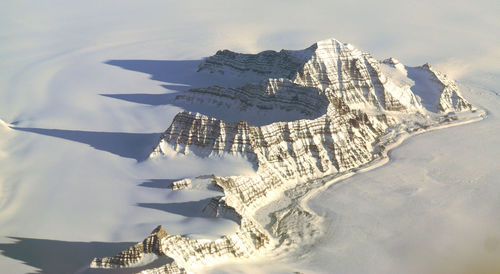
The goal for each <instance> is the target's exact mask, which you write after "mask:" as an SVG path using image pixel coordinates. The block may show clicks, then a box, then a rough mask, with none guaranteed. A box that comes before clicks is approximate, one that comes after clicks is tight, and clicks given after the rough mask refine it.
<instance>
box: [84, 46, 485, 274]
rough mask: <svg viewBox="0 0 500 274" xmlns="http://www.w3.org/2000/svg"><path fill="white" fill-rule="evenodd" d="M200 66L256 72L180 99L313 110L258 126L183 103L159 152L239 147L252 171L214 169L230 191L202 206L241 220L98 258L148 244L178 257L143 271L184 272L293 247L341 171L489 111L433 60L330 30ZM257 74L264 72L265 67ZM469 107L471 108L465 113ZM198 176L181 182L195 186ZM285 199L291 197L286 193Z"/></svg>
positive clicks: (217, 181)
mask: <svg viewBox="0 0 500 274" xmlns="http://www.w3.org/2000/svg"><path fill="white" fill-rule="evenodd" d="M199 72H200V73H222V74H226V73H232V74H242V75H244V74H249V73H251V74H255V75H260V77H261V79H260V81H259V82H255V83H242V85H241V87H239V88H223V87H218V86H214V87H207V88H200V89H191V90H189V91H186V92H185V93H183V94H181V95H178V98H176V100H186V101H192V100H204V101H205V102H212V103H213V104H239V106H240V107H241V110H242V111H245V109H246V107H249V106H252V107H253V106H255V107H257V108H266V109H275V108H279V109H282V110H286V111H298V112H300V113H302V114H303V115H304V116H303V119H298V120H294V121H286V122H284V121H283V122H280V121H278V122H272V123H269V124H264V125H250V124H249V123H248V122H246V121H240V122H226V121H223V120H221V119H217V118H213V117H209V116H207V115H202V114H199V113H194V112H181V113H179V114H177V116H176V117H175V118H174V120H173V122H172V124H171V125H170V127H169V128H168V129H167V130H166V131H165V132H164V133H163V135H162V136H161V139H160V141H159V143H158V145H157V147H156V149H155V150H154V151H153V152H152V154H151V157H162V155H171V154H178V153H180V154H190V153H192V154H196V155H198V156H201V157H210V156H218V155H224V154H233V155H241V156H244V157H246V158H247V159H249V161H251V162H253V164H254V165H255V168H256V173H255V175H252V176H231V177H219V176H217V175H212V176H208V177H200V178H205V179H203V180H205V181H206V182H207V184H208V185H210V186H212V187H214V188H215V189H218V190H220V191H221V192H222V195H221V196H220V197H217V198H214V199H212V200H210V202H209V203H208V204H207V206H206V207H205V208H204V209H203V211H204V212H205V213H206V214H208V215H210V216H214V217H226V218H230V219H233V220H235V221H237V223H238V224H239V229H238V230H237V232H236V233H234V234H232V235H227V236H224V237H222V238H220V239H217V240H195V239H190V238H187V237H182V236H178V235H171V234H168V233H167V232H166V231H165V230H164V229H163V228H162V227H161V226H159V227H157V228H156V229H155V230H154V231H153V232H152V233H151V235H150V236H149V237H148V238H146V239H145V240H144V241H143V242H140V243H138V244H137V245H136V246H133V247H131V248H130V249H128V250H125V251H123V252H122V253H120V254H118V255H116V256H114V257H109V258H102V259H94V261H93V262H92V264H91V266H92V267H105V268H113V267H127V266H132V265H134V264H137V263H139V262H140V261H141V260H142V259H143V257H144V256H145V254H150V253H153V254H156V255H159V256H168V257H170V258H172V259H173V262H172V263H170V264H168V265H165V266H163V267H160V268H156V269H150V270H146V271H144V272H143V273H183V272H188V271H191V270H194V269H197V268H199V267H203V266H206V265H212V264H217V263H220V262H223V261H226V260H234V259H243V258H252V257H255V256H259V255H263V254H267V255H269V254H272V253H270V252H278V251H279V252H283V251H293V250H295V249H297V247H300V246H303V245H305V244H307V243H311V242H312V241H313V240H314V238H315V237H316V236H317V235H318V234H319V233H320V229H319V227H318V224H319V221H320V218H319V217H318V216H317V215H315V214H314V213H313V212H310V211H309V210H308V209H307V208H305V207H304V206H302V204H303V203H301V201H302V200H303V199H305V198H306V196H307V195H306V194H308V193H311V192H312V191H313V190H314V189H318V188H319V187H320V186H324V185H325V184H327V183H328V182H330V181H332V179H333V178H338V177H340V176H342V175H346V174H350V173H352V172H353V171H356V170H359V169H360V168H362V167H366V166H368V165H371V164H373V163H375V162H376V161H378V160H380V159H383V158H384V157H386V154H385V153H386V150H387V148H388V146H389V145H391V144H394V143H395V142H396V141H397V140H398V139H400V138H401V137H404V136H408V135H409V134H410V133H413V132H421V131H423V130H425V129H428V128H431V127H437V126H443V124H449V125H451V124H456V123H458V122H463V121H466V120H467V121H470V120H471V119H473V118H475V119H478V117H480V116H481V115H482V113H481V111H478V110H476V109H475V108H474V107H473V106H471V104H469V103H468V102H467V101H466V100H465V99H464V98H463V97H462V96H461V95H460V92H459V91H458V88H457V86H456V85H455V83H454V82H453V81H451V80H449V79H447V77H446V76H444V75H443V74H441V73H439V72H437V71H435V70H434V69H433V68H431V67H430V66H429V65H427V64H426V65H423V66H421V67H414V68H412V67H406V66H404V65H402V64H401V63H399V61H397V60H396V59H394V58H391V59H388V60H385V61H383V62H379V61H377V60H375V59H374V58H373V57H372V56H370V54H368V53H365V52H362V51H360V50H357V49H355V48H354V47H353V46H352V45H348V44H343V43H341V42H339V41H337V40H334V39H330V40H324V41H320V42H317V43H315V44H314V45H312V46H310V47H308V48H307V49H304V50H301V51H289V50H282V51H280V52H274V51H265V52H261V53H259V54H239V53H234V52H231V51H228V50H224V51H218V52H217V53H216V54H215V55H214V56H212V57H208V58H206V59H205V60H204V61H203V62H202V64H200V67H199ZM257 78H258V77H257ZM459 112H461V113H459ZM192 180H200V179H189V178H187V179H184V180H180V181H177V182H174V183H173V184H172V189H174V190H179V191H189V189H190V188H192V187H194V184H192ZM280 198H286V199H280ZM278 199H280V200H283V201H284V200H288V201H289V204H288V206H285V207H280V209H279V210H275V211H274V212H271V213H272V214H271V215H272V217H271V220H270V221H269V223H267V224H266V223H261V222H259V220H260V218H259V217H260V216H259V212H258V210H260V209H262V208H263V207H264V206H266V205H268V204H270V203H272V202H274V201H277V200H278Z"/></svg>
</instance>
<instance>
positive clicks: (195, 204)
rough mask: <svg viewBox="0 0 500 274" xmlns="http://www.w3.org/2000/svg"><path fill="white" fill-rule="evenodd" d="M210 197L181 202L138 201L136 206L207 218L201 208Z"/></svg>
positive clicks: (206, 203)
mask: <svg viewBox="0 0 500 274" xmlns="http://www.w3.org/2000/svg"><path fill="white" fill-rule="evenodd" d="M210 200H211V198H207V199H203V200H199V201H190V202H181V203H139V204H137V206H140V207H145V208H151V209H156V210H161V211H165V212H168V213H173V214H177V215H182V216H185V217H201V218H207V215H205V214H204V213H203V208H205V206H206V205H208V203H209V202H210Z"/></svg>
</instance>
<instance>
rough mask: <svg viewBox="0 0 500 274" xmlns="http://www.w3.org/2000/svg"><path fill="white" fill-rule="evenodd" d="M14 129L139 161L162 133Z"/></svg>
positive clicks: (143, 158) (149, 150)
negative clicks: (64, 140)
mask: <svg viewBox="0 0 500 274" xmlns="http://www.w3.org/2000/svg"><path fill="white" fill-rule="evenodd" d="M13 129H15V130H19V131H25V132H31V133H36V134H41V135H46V136H51V137H56V138H61V139H66V140H70V141H74V142H79V143H84V144H87V145H90V146H91V147H93V148H95V149H97V150H102V151H106V152H109V153H112V154H115V155H118V156H121V157H125V158H132V159H135V160H137V161H138V162H140V161H143V160H146V159H147V158H148V156H149V154H150V153H151V152H152V151H153V149H154V147H155V145H156V144H157V142H158V140H159V138H160V135H161V133H122V132H99V131H81V130H64V129H46V128H23V127H13Z"/></svg>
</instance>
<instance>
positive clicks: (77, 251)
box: [0, 237, 172, 274]
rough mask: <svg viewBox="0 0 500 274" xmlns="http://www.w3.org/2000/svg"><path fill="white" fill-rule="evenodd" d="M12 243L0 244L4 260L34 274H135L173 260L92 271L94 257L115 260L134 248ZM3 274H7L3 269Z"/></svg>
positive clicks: (125, 245) (28, 240)
mask: <svg viewBox="0 0 500 274" xmlns="http://www.w3.org/2000/svg"><path fill="white" fill-rule="evenodd" d="M9 238H10V239H14V240H16V242H14V243H7V244H0V251H1V254H2V255H3V256H6V257H9V258H12V259H15V260H20V261H22V262H24V263H25V264H26V265H29V266H32V267H35V268H37V269H39V271H37V272H35V273H51V274H52V273H54V274H59V273H61V274H67V273H137V272H139V271H141V270H144V269H147V268H150V267H159V266H161V265H163V264H166V263H169V262H171V261H172V259H170V258H168V257H164V258H161V259H158V260H156V261H154V262H152V263H151V264H148V265H147V266H143V267H138V268H129V269H126V268H122V269H91V268H89V265H90V262H91V261H92V259H93V258H95V257H109V256H114V255H116V254H118V253H119V252H121V251H122V250H124V249H127V248H129V247H130V246H132V245H134V244H135V243H133V242H119V243H108V242H68V241H57V240H48V239H33V238H22V237H9ZM3 271H6V272H2V273H8V271H7V269H3Z"/></svg>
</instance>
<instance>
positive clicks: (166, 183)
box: [139, 179, 181, 188]
mask: <svg viewBox="0 0 500 274" xmlns="http://www.w3.org/2000/svg"><path fill="white" fill-rule="evenodd" d="M179 180H181V179H149V180H148V181H146V182H143V183H141V184H139V186H142V187H151V188H171V187H172V183H173V182H175V181H179Z"/></svg>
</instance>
